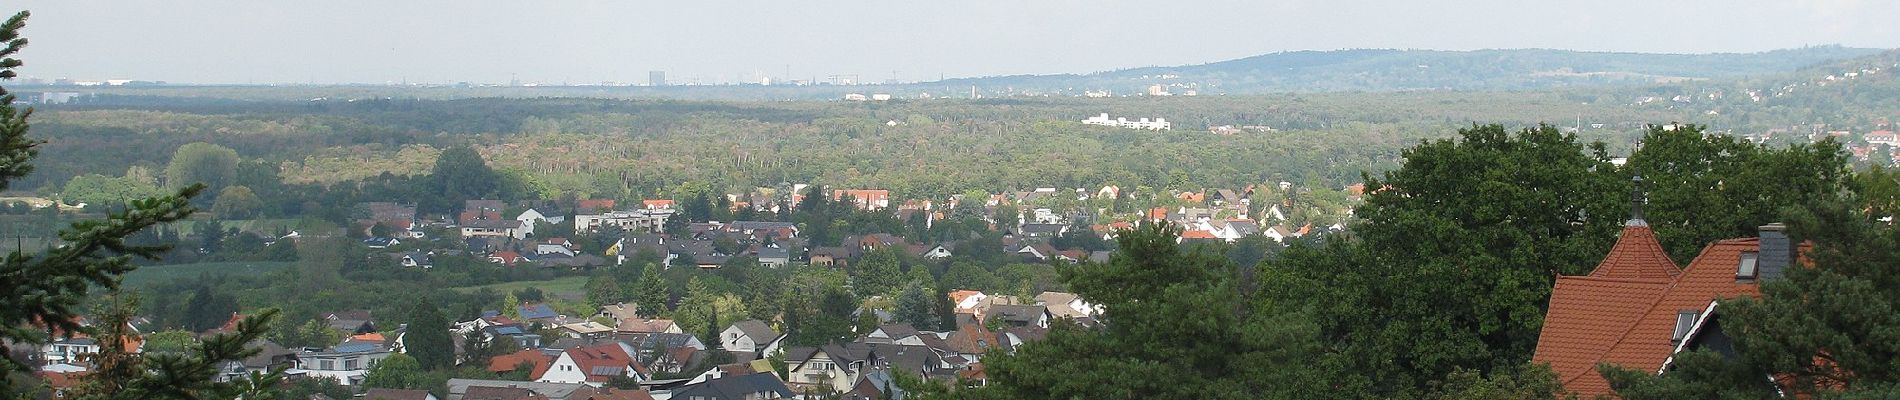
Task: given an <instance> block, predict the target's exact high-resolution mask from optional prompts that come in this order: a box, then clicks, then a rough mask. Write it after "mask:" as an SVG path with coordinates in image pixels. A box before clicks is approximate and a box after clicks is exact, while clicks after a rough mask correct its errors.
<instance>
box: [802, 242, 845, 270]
mask: <svg viewBox="0 0 1900 400" xmlns="http://www.w3.org/2000/svg"><path fill="white" fill-rule="evenodd" d="M806 257H807V258H810V259H811V265H814V266H820V267H839V268H843V267H845V266H846V265H847V264H850V260H851V250H850V249H846V248H843V247H818V248H813V249H811V251H808V252H806Z"/></svg>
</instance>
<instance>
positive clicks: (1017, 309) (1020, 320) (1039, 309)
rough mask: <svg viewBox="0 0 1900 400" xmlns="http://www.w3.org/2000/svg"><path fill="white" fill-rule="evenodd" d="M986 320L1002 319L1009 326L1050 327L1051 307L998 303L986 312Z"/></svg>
mask: <svg viewBox="0 0 1900 400" xmlns="http://www.w3.org/2000/svg"><path fill="white" fill-rule="evenodd" d="M985 314H986V315H985V318H984V322H986V323H987V322H989V320H1001V321H1003V323H1004V324H1006V325H1009V326H1033V327H1038V328H1048V327H1049V308H1048V307H1043V306H1031V305H1013V304H997V305H991V306H990V309H989V311H988V312H986V313H985Z"/></svg>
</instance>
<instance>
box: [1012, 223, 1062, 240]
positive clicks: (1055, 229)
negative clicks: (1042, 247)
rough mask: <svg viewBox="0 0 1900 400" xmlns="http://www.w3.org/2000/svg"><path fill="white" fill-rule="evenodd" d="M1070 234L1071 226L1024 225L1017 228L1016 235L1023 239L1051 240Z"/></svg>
mask: <svg viewBox="0 0 1900 400" xmlns="http://www.w3.org/2000/svg"><path fill="white" fill-rule="evenodd" d="M1068 232H1069V226H1068V225H1065V224H1023V226H1021V227H1018V228H1016V235H1017V236H1023V237H1039V238H1049V237H1056V236H1062V234H1064V233H1068Z"/></svg>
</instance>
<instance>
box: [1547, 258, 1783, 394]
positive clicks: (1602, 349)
mask: <svg viewBox="0 0 1900 400" xmlns="http://www.w3.org/2000/svg"><path fill="white" fill-rule="evenodd" d="M1638 231H1640V232H1638V234H1637V235H1630V234H1629V233H1630V232H1631V230H1629V229H1626V230H1625V231H1624V232H1625V237H1624V238H1622V239H1619V240H1618V243H1617V245H1616V248H1615V249H1613V250H1612V251H1611V254H1610V255H1609V257H1606V258H1605V260H1604V263H1603V265H1602V266H1599V267H1598V271H1596V272H1592V273H1591V274H1590V275H1589V276H1562V277H1558V278H1557V285H1556V287H1555V288H1554V289H1553V290H1552V293H1551V298H1550V310H1549V311H1548V314H1546V315H1545V317H1544V328H1543V332H1542V333H1541V335H1540V337H1539V338H1538V342H1537V352H1536V354H1535V355H1533V356H1532V357H1531V361H1532V362H1541V363H1548V364H1550V366H1551V369H1552V370H1554V371H1555V372H1556V373H1557V376H1558V379H1559V381H1560V382H1562V383H1563V385H1564V388H1565V389H1566V390H1570V391H1572V392H1575V393H1577V394H1579V395H1581V396H1582V397H1591V396H1595V395H1599V394H1610V386H1609V383H1608V382H1606V381H1604V380H1603V376H1602V375H1601V374H1598V373H1597V371H1596V365H1597V364H1599V363H1610V364H1616V365H1621V366H1624V367H1626V368H1636V369H1644V370H1653V369H1659V368H1661V367H1662V363H1663V361H1664V360H1666V359H1668V358H1669V356H1670V354H1671V353H1673V352H1674V351H1675V347H1676V343H1675V340H1674V337H1673V336H1674V332H1675V328H1676V318H1677V313H1679V312H1682V311H1694V312H1698V313H1699V312H1701V311H1702V310H1704V309H1706V308H1707V307H1708V305H1709V302H1710V301H1714V300H1718V299H1724V298H1734V297H1739V296H1751V297H1752V296H1757V295H1758V293H1759V292H1758V286H1757V285H1756V282H1754V281H1738V280H1737V279H1736V278H1735V272H1736V270H1735V269H1736V266H1737V265H1738V263H1739V262H1740V258H1741V254H1742V253H1744V252H1752V251H1757V249H1759V248H1760V246H1759V245H1758V244H1757V242H1758V240H1757V239H1754V238H1745V239H1729V240H1722V241H1718V242H1715V243H1713V244H1710V245H1709V246H1708V247H1706V248H1704V249H1703V250H1702V254H1701V255H1698V256H1696V258H1695V261H1694V262H1692V263H1690V265H1689V268H1687V269H1684V270H1682V271H1679V273H1677V274H1666V273H1665V271H1663V270H1660V269H1659V267H1668V265H1667V264H1666V263H1668V261H1667V260H1668V259H1667V257H1666V256H1660V246H1655V244H1654V241H1655V238H1654V234H1653V233H1650V232H1649V230H1648V229H1647V227H1644V228H1642V229H1639V230H1638ZM1625 242H1631V243H1625ZM1641 242H1648V243H1641ZM1652 246H1654V247H1655V248H1656V250H1655V252H1656V254H1642V253H1649V252H1650V251H1651V249H1650V248H1651V247H1652ZM1619 252H1624V253H1623V254H1618V253H1619ZM1629 252H1639V253H1638V254H1630V253H1629ZM1606 268H1607V269H1608V271H1606ZM1669 268H1671V269H1672V270H1673V268H1674V267H1669Z"/></svg>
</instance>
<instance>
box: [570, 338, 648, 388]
mask: <svg viewBox="0 0 1900 400" xmlns="http://www.w3.org/2000/svg"><path fill="white" fill-rule="evenodd" d="M567 356H568V357H570V358H573V359H574V364H575V367H577V368H579V369H580V370H581V372H583V373H586V374H587V381H588V382H606V381H608V380H609V379H613V377H614V376H615V375H610V374H604V373H599V372H605V371H610V370H611V371H617V374H620V375H624V374H626V370H627V369H628V368H637V367H635V366H634V364H635V363H634V362H633V357H629V356H628V355H627V352H626V351H625V350H622V349H621V348H620V344H619V343H604V344H599V345H594V346H587V347H576V348H572V349H567Z"/></svg>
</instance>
